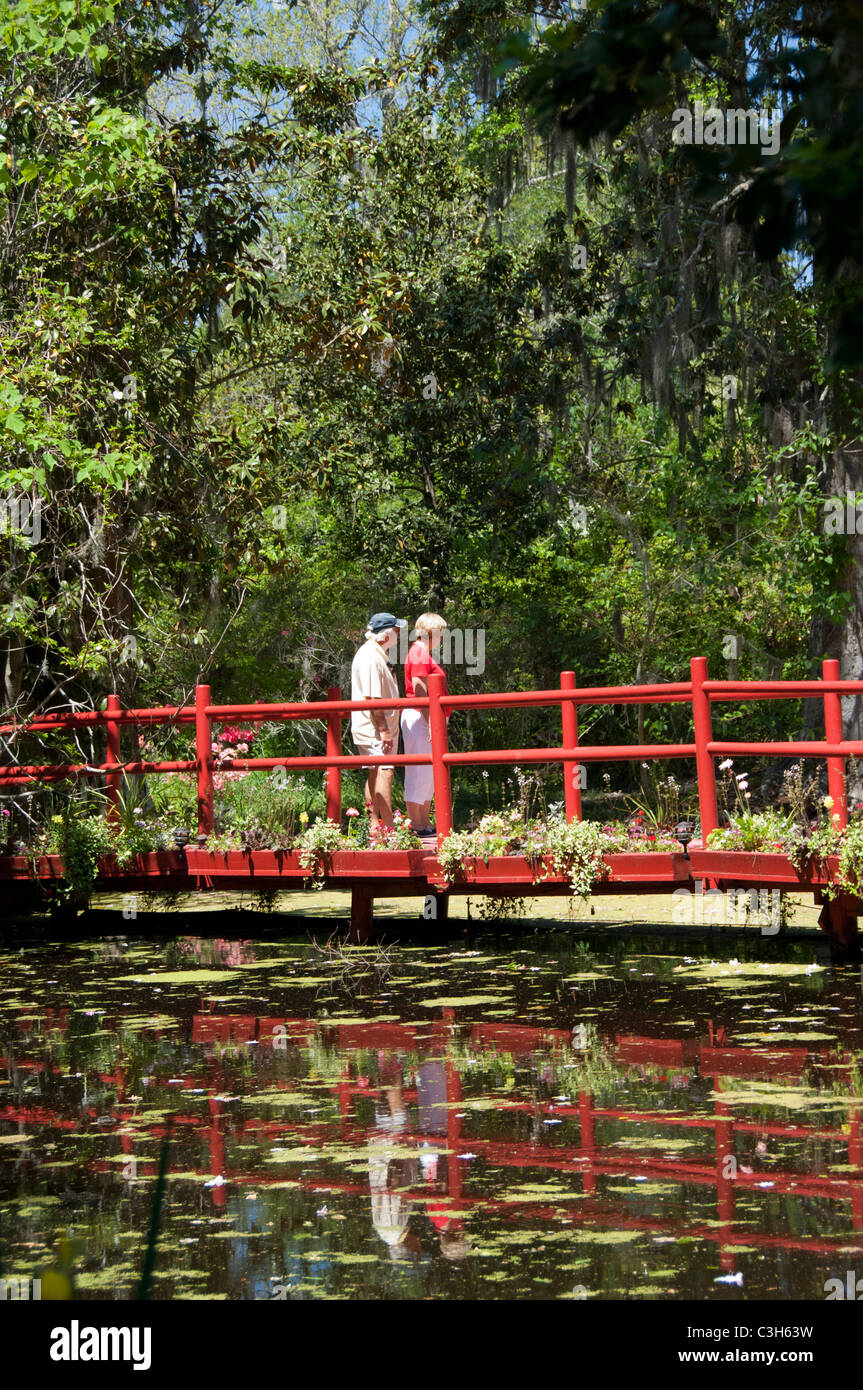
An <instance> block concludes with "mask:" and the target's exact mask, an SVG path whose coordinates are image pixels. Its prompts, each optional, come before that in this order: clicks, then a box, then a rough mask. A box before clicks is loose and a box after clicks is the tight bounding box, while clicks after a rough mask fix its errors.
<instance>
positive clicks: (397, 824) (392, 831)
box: [345, 811, 422, 849]
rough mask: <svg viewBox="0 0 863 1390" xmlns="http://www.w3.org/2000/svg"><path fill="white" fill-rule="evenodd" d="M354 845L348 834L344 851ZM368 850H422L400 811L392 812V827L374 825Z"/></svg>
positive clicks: (352, 847) (412, 829)
mask: <svg viewBox="0 0 863 1390" xmlns="http://www.w3.org/2000/svg"><path fill="white" fill-rule="evenodd" d="M354 848H356V845H355V844H354V842H353V840H352V839H351V836H350V833H349V834H348V838H347V841H346V843H345V849H354ZM369 849H422V842H421V840H420V838H419V836H418V835H417V834H416V833H415V831H414V828H413V826H412V825H411V823H410V821H409V820H408V818H407V816H405V815H404V814H403V813H402V812H401V811H393V823H392V825H376V826H374V827H372V829H370V831H369Z"/></svg>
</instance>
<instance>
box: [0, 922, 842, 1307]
mask: <svg viewBox="0 0 863 1390" xmlns="http://www.w3.org/2000/svg"><path fill="white" fill-rule="evenodd" d="M735 949H736V950H737V953H738V956H739V957H740V959H739V961H738V962H737V963H735V962H734V961H733V960H730V959H729V957H730V956H731V950H725V951H724V954H719V953H721V952H723V947H721V946H717V945H716V944H715V943H714V944H712V945H707V944H706V943H705V944H699V945H697V946H692V945H688V946H687V950H688V951H689V953H690V954H688V955H686V956H684V955H682V954H680V953H679V952H680V947H679V944H674V943H669V942H668V941H667V940H666V941H665V943H663V942H662V941H661V940H660V939H657V940H656V941H652V940H650V939H647V940H645V939H636V938H634V937H633V938H629V939H627V938H619V939H616V940H614V941H613V942H609V941H606V942H604V943H602V944H601V945H597V946H596V947H591V946H588V945H586V944H585V943H584V942H582V943H581V944H580V945H579V944H577V942H576V941H575V939H574V938H573V937H572V936H566V935H564V934H562V933H561V934H556V935H551V936H530V937H527V938H525V939H523V940H522V939H518V940H515V941H513V940H512V939H511V940H510V941H509V943H508V944H507V945H506V946H502V945H501V943H500V942H499V941H495V940H493V939H490V940H489V942H487V943H483V942H479V943H478V944H476V943H475V945H474V949H472V950H468V949H466V948H465V947H464V946H463V945H462V946H459V945H440V946H436V947H435V946H406V945H400V946H393V947H390V948H387V949H385V950H384V951H381V950H380V949H375V948H371V949H353V950H350V949H349V950H348V951H347V952H340V953H338V954H332V953H328V952H327V951H326V950H322V949H320V948H318V947H316V946H314V945H313V944H311V943H308V944H307V943H305V942H302V943H300V942H296V941H292V942H286V943H280V944H277V945H274V944H272V943H271V942H255V941H231V940H212V939H209V938H207V939H204V938H195V937H191V936H185V937H177V938H176V939H174V940H170V941H167V942H166V941H165V940H162V941H159V942H156V941H153V940H148V939H139V938H134V937H128V938H113V939H103V940H100V941H82V942H80V943H76V944H74V945H68V944H50V945H48V944H42V945H28V946H26V947H21V948H18V947H16V948H15V949H12V948H11V947H8V946H7V948H6V949H5V951H4V952H3V953H2V955H0V961H2V972H0V981H2V985H0V1056H2V1070H0V1266H2V1270H0V1272H2V1274H3V1275H4V1276H8V1275H10V1274H14V1275H18V1276H22V1277H26V1276H28V1275H29V1276H30V1277H31V1278H36V1277H40V1276H41V1278H42V1280H43V1288H44V1289H46V1290H50V1289H51V1288H52V1287H53V1289H54V1290H55V1291H59V1292H62V1291H63V1290H64V1289H67V1288H68V1286H69V1284H71V1286H72V1287H73V1289H74V1296H75V1297H78V1298H84V1299H92V1298H99V1299H105V1298H108V1299H130V1298H134V1297H136V1295H137V1292H138V1288H139V1279H140V1275H141V1269H142V1265H143V1262H144V1256H145V1250H146V1245H147V1232H148V1228H149V1224H150V1219H151V1214H152V1210H153V1205H154V1196H155V1193H156V1190H157V1172H158V1168H159V1162H160V1158H161V1157H162V1156H163V1155H165V1136H166V1132H167V1130H168V1128H169V1127H170V1131H171V1134H170V1142H169V1147H168V1148H167V1153H166V1161H167V1170H168V1180H167V1185H166V1188H165V1194H164V1201H163V1205H162V1209H161V1230H160V1237H159V1244H158V1253H157V1259H156V1267H155V1275H154V1279H153V1285H152V1294H151V1296H152V1297H154V1298H157V1299H168V1298H183V1299H190V1298H197V1299H214V1298H215V1299H231V1300H236V1299H269V1298H273V1297H283V1298H287V1299H323V1298H335V1299H345V1298H361V1299H363V1298H399V1299H405V1298H407V1299H411V1298H429V1297H433V1298H435V1297H436V1298H454V1299H462V1298H480V1299H516V1298H518V1299H523V1298H531V1299H551V1298H555V1299H556V1298H588V1299H604V1298H621V1297H627V1298H633V1297H635V1298H644V1299H670V1300H674V1299H681V1298H696V1299H708V1300H711V1299H723V1300H727V1299H747V1298H756V1299H784V1298H794V1299H818V1300H823V1299H824V1297H825V1293H824V1284H825V1281H826V1280H827V1279H828V1278H833V1277H838V1278H840V1279H842V1280H843V1282H844V1281H845V1278H846V1272H847V1271H848V1270H853V1269H854V1267H855V1261H856V1264H857V1267H858V1268H863V1135H861V1111H863V1077H861V1071H863V1032H861V1024H863V1016H861V993H860V985H861V981H860V971H859V967H853V966H843V967H837V966H831V965H830V964H829V963H828V962H826V961H825V959H824V957H823V955H822V954H821V953H820V952H819V951H818V948H817V946H816V944H814V943H813V944H809V943H808V942H807V943H799V944H792V943H779V942H776V941H775V940H770V941H760V940H759V941H753V942H744V943H742V944H741V943H738V944H737V945H736V947H735ZM744 952H745V956H744ZM67 1281H68V1282H67ZM43 1296H44V1294H43Z"/></svg>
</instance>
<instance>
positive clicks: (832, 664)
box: [821, 659, 848, 829]
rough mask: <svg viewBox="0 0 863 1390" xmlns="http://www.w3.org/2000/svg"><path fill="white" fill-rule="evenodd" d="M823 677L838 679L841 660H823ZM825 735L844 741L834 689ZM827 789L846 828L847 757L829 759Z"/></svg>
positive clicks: (826, 714) (829, 696)
mask: <svg viewBox="0 0 863 1390" xmlns="http://www.w3.org/2000/svg"><path fill="white" fill-rule="evenodd" d="M821 679H822V680H825V681H838V679H839V662H838V661H836V660H835V659H830V660H828V661H822V663H821ZM824 737H825V738H826V740H827V742H828V743H841V742H842V696H841V695H839V694H837V693H834V692H833V691H827V692H826V693H825V695H824ZM827 790H828V791H829V793H830V795H831V796H832V798H833V807H832V811H831V814H832V815H838V816H839V826H840V828H843V829H844V827H845V826H846V825H847V824H848V797H847V793H846V788H845V759H844V758H842V757H838V758H828V759H827ZM835 823H836V822H835V821H834V824H835Z"/></svg>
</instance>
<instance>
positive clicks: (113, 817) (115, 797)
mask: <svg viewBox="0 0 863 1390" xmlns="http://www.w3.org/2000/svg"><path fill="white" fill-rule="evenodd" d="M105 709H106V710H107V712H108V714H119V713H120V701H119V700H118V699H117V696H116V695H109V696H108V698H107V700H106V701H105ZM105 732H106V734H107V747H106V750H105V762H106V763H107V765H108V767H109V768H113V767H116V766H117V764H118V763H119V761H120V725H119V724H118V722H117V720H116V719H109V720H108V722H107V724H106V725H105ZM105 781H106V782H107V784H108V785H107V790H108V820H109V821H112V822H114V823H116V822H117V821H118V820H119V819H120V773H119V772H110V771H109V772H107V773H106V774H105Z"/></svg>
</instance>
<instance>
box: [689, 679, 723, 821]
mask: <svg viewBox="0 0 863 1390" xmlns="http://www.w3.org/2000/svg"><path fill="white" fill-rule="evenodd" d="M689 670H690V674H691V677H692V722H693V724H694V726H695V770H696V774H697V776H698V805H699V809H700V811H701V838H702V841H703V843H704V844H705V845H706V844H707V837H708V835H709V834H710V832H711V830H716V829H718V827H719V815H718V813H717V809H716V769H715V767H714V765H713V754H712V753H708V751H707V745H708V743H710V742H711V741H712V739H713V729H712V725H711V720H710V696H709V695H708V694H707V692H706V690H705V689H704V682H705V681H706V680H707V658H706V657H704V656H694V657H692V659H691V661H690V663H689Z"/></svg>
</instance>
